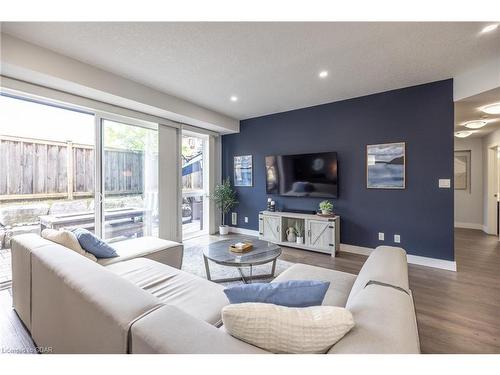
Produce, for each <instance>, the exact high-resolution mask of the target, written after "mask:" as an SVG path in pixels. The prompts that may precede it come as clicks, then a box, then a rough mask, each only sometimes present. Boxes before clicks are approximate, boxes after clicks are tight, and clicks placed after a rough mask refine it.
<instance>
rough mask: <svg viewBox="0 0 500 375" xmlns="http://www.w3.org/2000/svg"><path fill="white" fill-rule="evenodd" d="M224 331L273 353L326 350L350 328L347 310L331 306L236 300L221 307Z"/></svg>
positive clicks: (349, 317) (350, 319)
mask: <svg viewBox="0 0 500 375" xmlns="http://www.w3.org/2000/svg"><path fill="white" fill-rule="evenodd" d="M222 322H223V323H224V327H225V329H226V330H227V332H228V333H229V334H230V335H232V336H234V337H236V338H238V339H240V340H242V341H245V342H247V343H249V344H252V345H255V346H258V347H259V348H262V349H265V350H268V351H270V352H273V353H295V354H311V353H326V352H327V351H328V350H329V349H330V348H331V347H332V346H333V345H334V344H335V343H336V342H337V341H339V340H340V339H341V338H342V337H344V335H345V334H346V333H347V332H349V331H350V330H351V328H352V327H354V319H353V317H352V314H351V312H350V311H348V310H346V309H344V308H342V307H335V306H312V307H302V308H295V307H284V306H278V305H272V304H267V303H239V304H234V305H228V306H225V307H224V308H223V309H222Z"/></svg>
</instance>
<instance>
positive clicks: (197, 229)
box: [181, 131, 208, 239]
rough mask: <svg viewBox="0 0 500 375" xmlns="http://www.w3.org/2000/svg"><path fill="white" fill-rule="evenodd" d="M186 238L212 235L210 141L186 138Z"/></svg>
mask: <svg viewBox="0 0 500 375" xmlns="http://www.w3.org/2000/svg"><path fill="white" fill-rule="evenodd" d="M181 160H182V162H181V165H182V237H183V238H184V239H187V238H192V237H195V236H197V235H202V234H205V233H208V198H207V188H208V181H207V176H208V168H207V166H208V138H207V137H206V136H203V135H200V134H196V133H192V132H186V131H185V132H183V134H182V150H181Z"/></svg>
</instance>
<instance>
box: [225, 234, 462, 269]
mask: <svg viewBox="0 0 500 375" xmlns="http://www.w3.org/2000/svg"><path fill="white" fill-rule="evenodd" d="M229 232H231V233H240V234H246V235H248V236H256V237H258V236H259V231H257V230H251V229H244V228H238V227H229ZM373 250H374V249H372V248H369V247H363V246H356V245H348V244H344V243H341V244H340V251H343V252H346V253H354V254H361V255H367V256H368V255H370V254H371V252H372V251H373ZM306 251H307V250H306ZM406 258H407V260H408V263H409V264H416V265H419V266H426V267H432V268H439V269H443V270H448V271H455V272H456V270H457V263H456V262H455V261H452V260H444V259H436V258H428V257H421V256H418V255H411V254H407V255H406Z"/></svg>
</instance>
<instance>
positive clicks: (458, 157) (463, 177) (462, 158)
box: [454, 151, 471, 191]
mask: <svg viewBox="0 0 500 375" xmlns="http://www.w3.org/2000/svg"><path fill="white" fill-rule="evenodd" d="M470 159H471V152H470V151H455V161H454V168H455V179H454V186H455V190H468V191H470V168H471V166H470Z"/></svg>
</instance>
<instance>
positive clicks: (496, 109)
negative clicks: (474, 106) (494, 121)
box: [480, 103, 500, 115]
mask: <svg viewBox="0 0 500 375" xmlns="http://www.w3.org/2000/svg"><path fill="white" fill-rule="evenodd" d="M480 109H481V111H483V112H484V113H487V114H489V115H499V114H500V103H493V104H488V105H485V106H484V107H482V108H480Z"/></svg>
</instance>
